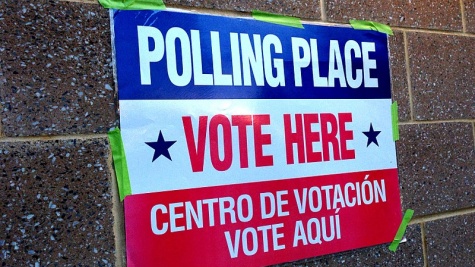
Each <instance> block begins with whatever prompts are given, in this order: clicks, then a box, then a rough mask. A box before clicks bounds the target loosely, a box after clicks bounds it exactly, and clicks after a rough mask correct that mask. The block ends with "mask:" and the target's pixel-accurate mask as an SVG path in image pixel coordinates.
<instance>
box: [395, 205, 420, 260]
mask: <svg viewBox="0 0 475 267" xmlns="http://www.w3.org/2000/svg"><path fill="white" fill-rule="evenodd" d="M412 215H414V210H411V209H408V210H406V213H404V217H403V218H402V222H401V224H400V225H399V229H397V232H396V236H395V237H394V240H393V242H391V245H389V250H391V251H392V252H395V251H396V249H397V247H398V246H399V243H401V241H402V239H403V236H404V233H405V232H406V228H407V225H408V224H409V222H410V221H411V219H412Z"/></svg>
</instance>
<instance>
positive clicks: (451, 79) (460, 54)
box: [408, 33, 475, 120]
mask: <svg viewBox="0 0 475 267" xmlns="http://www.w3.org/2000/svg"><path fill="white" fill-rule="evenodd" d="M474 43H475V38H474V37H464V36H453V35H440V34H428V33H408V45H409V47H408V48H409V57H410V60H409V61H410V69H411V83H412V97H413V108H414V110H413V112H414V118H415V119H416V120H450V119H473V118H475V102H474V99H475V86H474V85H475V75H473V74H474V73H475V58H474V57H473V56H471V55H474V54H475V46H474V45H473V44H474Z"/></svg>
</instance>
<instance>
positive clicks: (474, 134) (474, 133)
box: [472, 122, 475, 149]
mask: <svg viewBox="0 0 475 267" xmlns="http://www.w3.org/2000/svg"><path fill="white" fill-rule="evenodd" d="M472 130H473V147H474V149H475V122H473V123H472Z"/></svg>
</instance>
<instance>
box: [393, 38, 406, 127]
mask: <svg viewBox="0 0 475 267" xmlns="http://www.w3.org/2000/svg"><path fill="white" fill-rule="evenodd" d="M389 50H390V58H391V83H392V93H393V101H397V102H398V106H399V120H400V121H409V120H410V119H411V106H410V102H409V90H408V85H407V71H406V57H405V52H404V34H403V33H402V32H395V33H394V35H393V36H390V37H389Z"/></svg>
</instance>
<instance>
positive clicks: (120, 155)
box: [107, 127, 132, 201]
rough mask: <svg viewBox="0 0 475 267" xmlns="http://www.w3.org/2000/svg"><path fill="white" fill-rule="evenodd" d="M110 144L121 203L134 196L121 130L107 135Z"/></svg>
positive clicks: (115, 130) (116, 129) (117, 129)
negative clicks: (129, 196)
mask: <svg viewBox="0 0 475 267" xmlns="http://www.w3.org/2000/svg"><path fill="white" fill-rule="evenodd" d="M107 136H109V143H110V146H111V150H112V159H113V160H114V168H115V176H116V177H117V185H118V186H119V196H120V201H122V200H124V198H125V197H126V196H128V195H131V194H132V188H131V187H130V179H129V170H128V169H127V160H126V159H125V150H124V144H123V143H122V136H121V135H120V129H119V128H117V127H116V128H115V129H114V130H112V131H109V132H108V133H107Z"/></svg>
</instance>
